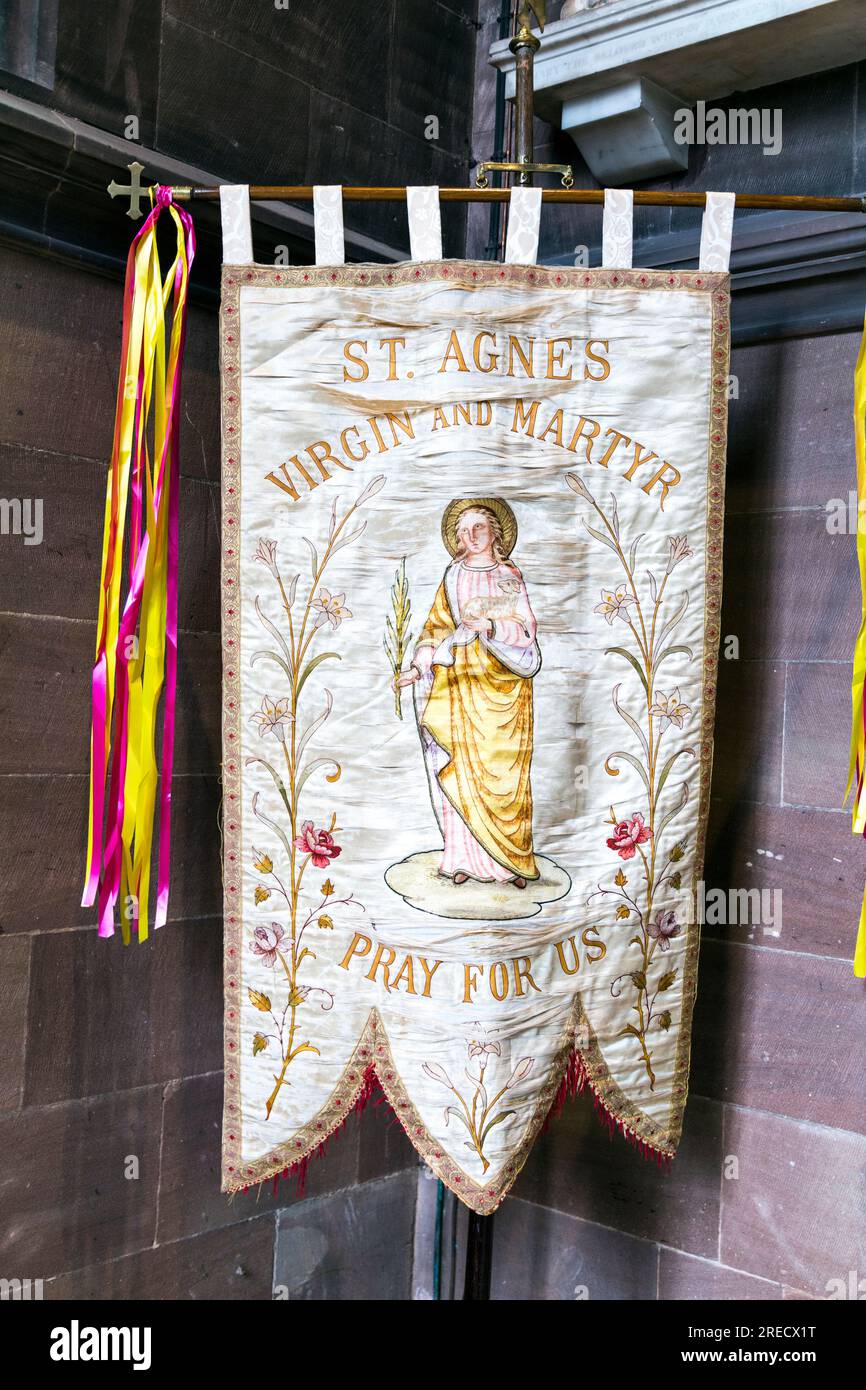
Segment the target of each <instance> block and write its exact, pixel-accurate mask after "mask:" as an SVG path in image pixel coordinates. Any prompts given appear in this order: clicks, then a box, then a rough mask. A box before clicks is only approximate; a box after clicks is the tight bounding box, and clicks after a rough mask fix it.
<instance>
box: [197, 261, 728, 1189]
mask: <svg viewBox="0 0 866 1390" xmlns="http://www.w3.org/2000/svg"><path fill="white" fill-rule="evenodd" d="M437 281H439V282H447V283H450V284H452V285H455V286H457V287H460V288H466V289H474V288H481V287H485V286H494V285H522V286H527V287H528V286H533V287H549V288H556V289H562V290H565V291H568V290H571V289H588V288H590V289H624V290H647V289H649V290H669V291H671V292H675V293H676V292H679V293H689V294H694V293H702V294H709V295H710V296H711V303H712V324H711V335H710V354H711V360H710V364H709V370H710V421H709V437H708V446H707V516H706V529H705V591H704V592H705V599H704V654H703V655H704V661H703V666H704V677H703V692H702V729H701V745H700V791H699V802H698V820H697V840H696V844H695V858H694V888H693V892H694V894H695V895H696V892H697V883H698V880H699V879H700V877H701V875H702V872H703V861H704V851H705V843H706V829H707V815H708V810H709V796H710V778H711V772H712V761H713V727H714V722H715V705H716V680H717V670H718V644H719V638H720V627H719V620H720V613H721V592H722V571H721V561H722V533H723V525H724V492H725V460H726V450H727V381H728V364H729V357H730V276H729V275H728V274H727V273H726V272H706V273H705V272H696V271H678V272H668V271H658V270H642V269H640V270H615V271H611V270H580V269H575V270H570V269H564V268H559V267H547V266H519V265H501V264H499V263H497V262H491V263H489V264H488V263H479V262H474V261H430V262H422V263H416V262H405V263H401V264H399V265H396V266H395V265H382V266H378V265H362V266H340V267H336V268H331V267H326V266H323V267H313V266H299V267H282V268H277V267H273V266H256V265H254V266H231V265H226V266H223V271H222V299H221V308H220V327H219V334H220V367H221V373H220V377H221V418H222V560H221V603H222V655H223V719H222V728H223V765H222V772H223V822H224V826H223V832H224V833H223V860H224V865H223V901H224V917H225V923H224V929H225V938H224V1000H225V1003H224V1039H225V1047H224V1052H225V1098H224V1108H223V1138H222V1175H223V1180H222V1189H223V1191H224V1192H237V1191H241V1190H243V1189H244V1188H246V1187H249V1186H252V1185H255V1184H257V1183H261V1182H264V1181H266V1180H267V1179H268V1178H271V1177H274V1176H276V1175H278V1174H280V1173H282V1172H284V1171H285V1170H286V1169H288V1168H291V1167H293V1166H294V1165H295V1164H298V1163H299V1162H301V1161H302V1160H303V1159H305V1158H307V1157H308V1156H309V1155H310V1154H312V1153H314V1152H315V1151H316V1150H317V1149H318V1148H319V1147H320V1146H321V1145H322V1143H323V1142H324V1141H325V1140H326V1139H327V1138H328V1136H329V1135H330V1134H332V1133H333V1131H334V1130H335V1129H337V1128H339V1126H340V1125H341V1124H342V1123H343V1121H344V1119H345V1118H346V1116H347V1115H348V1114H349V1113H350V1111H351V1110H352V1108H353V1107H354V1105H355V1103H356V1102H357V1100H358V1098H359V1096H360V1094H361V1092H362V1091H363V1089H364V1085H365V1077H366V1075H367V1073H368V1072H369V1071H370V1069H371V1068H372V1069H373V1070H374V1071H375V1073H376V1076H377V1078H378V1080H379V1083H380V1085H381V1086H382V1089H383V1091H384V1092H385V1095H386V1097H387V1099H388V1101H389V1103H390V1105H391V1106H392V1108H393V1110H394V1113H395V1114H396V1115H397V1117H398V1119H399V1120H400V1123H401V1124H402V1126H403V1128H404V1130H405V1131H406V1134H407V1137H408V1138H409V1140H410V1142H411V1143H412V1144H413V1145H414V1147H415V1149H416V1150H417V1151H418V1153H419V1155H420V1156H421V1157H422V1158H423V1159H424V1161H425V1162H426V1163H427V1164H428V1165H429V1167H430V1168H431V1169H432V1170H433V1171H434V1172H435V1173H436V1175H437V1177H439V1178H441V1179H442V1181H443V1182H444V1183H445V1185H446V1186H447V1187H449V1188H450V1189H451V1190H452V1191H454V1192H455V1193H456V1194H457V1195H458V1196H459V1197H460V1198H461V1200H462V1201H463V1202H464V1203H465V1204H466V1205H467V1206H469V1207H470V1208H471V1209H472V1210H474V1211H477V1212H481V1213H489V1212H492V1211H494V1210H495V1209H496V1207H497V1206H499V1204H500V1203H501V1202H502V1200H503V1198H504V1197H505V1196H506V1194H507V1192H508V1190H509V1189H510V1187H511V1186H512V1184H513V1183H514V1181H515V1179H516V1178H517V1175H518V1173H519V1172H520V1169H521V1168H522V1167H523V1164H524V1163H525V1161H526V1159H527V1157H528V1155H529V1151H530V1149H531V1147H532V1144H533V1142H534V1140H535V1138H536V1135H537V1134H538V1131H539V1129H540V1128H541V1126H542V1125H543V1123H544V1121H545V1119H546V1118H547V1116H548V1113H549V1111H550V1108H551V1105H552V1104H553V1101H554V1099H555V1097H556V1095H557V1092H558V1090H559V1087H560V1083H561V1081H562V1079H563V1076H564V1074H565V1072H566V1069H567V1067H568V1063H569V1058H570V1056H571V1053H572V1050H575V1051H576V1052H577V1053H578V1054H579V1057H580V1059H581V1062H582V1067H583V1071H584V1074H585V1077H586V1080H587V1082H588V1084H589V1086H590V1088H591V1090H592V1091H593V1093H594V1095H595V1097H596V1100H597V1102H598V1103H599V1104H600V1105H601V1107H602V1108H603V1109H604V1110H605V1111H606V1112H607V1114H608V1116H609V1117H610V1118H611V1119H612V1120H613V1121H615V1122H616V1123H617V1124H618V1125H619V1126H620V1127H621V1128H622V1129H623V1130H624V1131H625V1132H626V1134H627V1136H628V1137H630V1138H633V1139H637V1140H638V1141H639V1142H641V1143H642V1144H643V1145H645V1146H646V1147H648V1148H650V1149H652V1150H655V1151H656V1152H657V1153H658V1154H659V1155H661V1156H663V1157H669V1158H670V1157H673V1155H674V1153H675V1151H676V1147H677V1143H678V1141H679V1137H680V1134H681V1131H682V1121H683V1112H684V1109H685V1103H686V1096H687V1093H688V1076H689V1060H690V1054H691V1029H692V1014H693V1009H694V1000H695V995H696V989H697V964H698V953H699V937H700V931H699V927H698V925H697V910H696V903H695V912H694V914H693V921H692V922H691V923H690V925H689V927H688V932H687V943H686V953H685V961H684V967H683V994H682V1013H681V1022H680V1030H679V1037H678V1042H677V1054H676V1061H675V1069H674V1078H673V1087H672V1090H671V1105H670V1111H669V1120H668V1124H667V1126H665V1127H664V1128H662V1127H661V1126H659V1125H658V1124H657V1123H656V1122H655V1121H653V1120H652V1119H651V1118H650V1117H649V1116H647V1115H646V1114H644V1112H643V1111H641V1110H640V1109H639V1108H638V1107H637V1106H636V1105H635V1104H634V1103H633V1102H632V1101H631V1100H629V1099H628V1097H626V1096H625V1095H624V1094H623V1092H622V1091H621V1090H620V1087H619V1085H618V1084H617V1082H616V1081H615V1080H614V1078H613V1077H612V1076H611V1074H610V1072H609V1070H608V1068H607V1066H606V1064H605V1062H604V1059H603V1057H602V1053H601V1049H600V1047H599V1045H598V1041H597V1039H596V1037H595V1035H594V1034H593V1032H592V1030H591V1028H590V1027H589V1025H588V1023H587V1020H586V1018H585V1015H584V1012H583V1008H582V1005H581V1000H580V996H579V995H578V996H577V998H576V1000H575V1007H574V1010H573V1012H572V1019H571V1022H570V1023H569V1025H568V1027H567V1029H566V1030H565V1037H564V1040H563V1041H562V1043H561V1046H560V1048H559V1050H558V1052H557V1056H556V1060H555V1062H554V1065H553V1066H552V1067H551V1069H550V1072H549V1074H548V1078H547V1081H546V1083H545V1085H544V1088H543V1089H542V1091H541V1093H540V1095H539V1098H538V1102H537V1105H536V1109H535V1111H534V1113H533V1116H532V1118H531V1120H530V1122H529V1124H528V1125H527V1127H526V1131H525V1134H524V1137H523V1139H522V1141H521V1143H520V1145H519V1146H518V1148H517V1149H516V1151H515V1153H514V1154H513V1156H512V1159H511V1161H510V1162H509V1163H508V1164H507V1165H506V1167H505V1168H504V1169H503V1170H502V1171H501V1173H500V1174H499V1175H498V1176H497V1178H496V1179H494V1180H492V1181H490V1182H488V1183H484V1184H478V1183H476V1182H475V1180H474V1179H472V1178H470V1177H469V1175H468V1174H466V1173H465V1172H464V1171H463V1170H462V1169H461V1168H460V1167H459V1165H457V1164H456V1163H455V1162H454V1161H453V1159H451V1158H450V1157H449V1156H448V1155H447V1154H445V1153H444V1152H443V1151H442V1150H441V1149H440V1148H439V1145H438V1144H437V1142H436V1140H435V1139H434V1138H433V1136H432V1135H431V1134H430V1132H429V1131H428V1130H427V1128H426V1126H425V1125H424V1124H423V1122H422V1120H421V1118H420V1116H419V1115H418V1112H417V1110H416V1109H415V1107H414V1105H413V1104H412V1101H411V1099H410V1098H409V1095H408V1092H407V1091H406V1089H405V1087H404V1085H403V1082H402V1080H401V1079H400V1077H399V1074H398V1072H397V1070H396V1068H395V1067H394V1063H393V1058H392V1055H391V1049H390V1045H389V1043H388V1038H387V1033H386V1030H385V1027H384V1024H383V1022H382V1019H381V1017H380V1016H379V1014H378V1011H377V1010H376V1009H372V1010H371V1012H370V1014H369V1016H368V1019H367V1023H366V1025H365V1027H364V1029H363V1030H362V1033H361V1036H360V1037H359V1039H358V1043H357V1046H356V1048H355V1050H354V1052H353V1054H352V1055H351V1057H350V1058H349V1061H348V1063H347V1065H346V1067H345V1069H344V1071H343V1073H342V1076H341V1077H340V1080H339V1082H338V1084H337V1086H336V1087H335V1089H334V1091H333V1092H332V1093H331V1096H330V1098H329V1100H328V1101H327V1103H326V1104H325V1105H324V1106H323V1107H322V1109H321V1110H320V1111H319V1112H318V1114H317V1115H315V1116H313V1117H312V1118H311V1119H310V1121H309V1122H308V1123H307V1124H306V1125H305V1126H303V1128H302V1129H300V1130H298V1131H297V1133H296V1134H295V1135H294V1136H293V1137H292V1138H291V1139H290V1140H288V1141H286V1142H284V1143H282V1144H279V1145H277V1146H275V1148H274V1149H273V1150H272V1151H271V1152H270V1153H268V1154H266V1155H264V1156H263V1157H261V1158H259V1159H257V1160H255V1162H253V1163H250V1164H242V1162H241V1158H240V1154H241V1096H240V1068H239V1056H240V1009H241V986H240V963H241V949H242V943H243V921H242V907H241V902H240V865H241V864H242V862H243V843H242V832H241V820H242V817H241V813H240V807H241V785H242V777H241V770H240V761H239V757H238V752H239V749H240V746H241V727H240V723H241V721H240V677H239V672H238V660H237V657H238V654H239V649H240V536H241V526H242V519H241V507H240V497H241V489H240V454H241V403H240V362H241V355H240V291H241V289H242V288H243V287H244V286H245V285H252V286H262V287H268V288H280V287H282V288H297V287H306V286H309V287H310V288H315V287H316V286H330V285H337V286H341V287H342V286H363V287H382V288H383V289H387V288H388V287H392V286H396V285H404V284H411V283H433V282H437Z"/></svg>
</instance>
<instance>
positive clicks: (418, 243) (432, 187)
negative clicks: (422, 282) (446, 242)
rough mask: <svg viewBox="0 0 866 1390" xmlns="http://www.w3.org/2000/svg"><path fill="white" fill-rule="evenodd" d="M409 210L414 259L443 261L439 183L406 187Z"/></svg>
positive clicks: (410, 241) (410, 239) (410, 244)
mask: <svg viewBox="0 0 866 1390" xmlns="http://www.w3.org/2000/svg"><path fill="white" fill-rule="evenodd" d="M406 207H407V208H408V210H409V248H410V255H411V257H412V260H413V261H441V259H442V217H441V215H440V212H439V185H438V184H436V183H431V184H428V185H426V186H422V187H414V188H407V189H406Z"/></svg>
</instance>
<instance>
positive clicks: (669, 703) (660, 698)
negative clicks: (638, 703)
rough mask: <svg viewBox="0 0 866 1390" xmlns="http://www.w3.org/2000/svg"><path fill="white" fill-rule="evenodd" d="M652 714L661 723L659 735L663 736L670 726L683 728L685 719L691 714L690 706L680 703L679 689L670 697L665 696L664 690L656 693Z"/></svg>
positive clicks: (651, 706) (651, 709)
mask: <svg viewBox="0 0 866 1390" xmlns="http://www.w3.org/2000/svg"><path fill="white" fill-rule="evenodd" d="M649 712H650V714H654V715H655V716H656V718H657V719H658V721H659V733H660V734H663V733H664V731H665V729H666V728H667V727H668V725H669V724H676V726H677V728H678V729H681V728H682V727H683V718H684V717H685V715H687V714H691V712H692V711H691V708H690V706H689V705H684V704H682V703H681V701H680V692H679V687H677V689H676V690H674V691H673V692H672V693H671V694H670V695H665V693H664V691H663V690H657V691H656V692H655V701H654V703H653V704H651V705H650V711H649Z"/></svg>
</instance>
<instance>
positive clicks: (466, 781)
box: [417, 581, 538, 879]
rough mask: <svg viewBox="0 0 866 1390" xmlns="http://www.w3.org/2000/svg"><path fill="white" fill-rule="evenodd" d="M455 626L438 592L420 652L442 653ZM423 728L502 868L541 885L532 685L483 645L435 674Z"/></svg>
mask: <svg viewBox="0 0 866 1390" xmlns="http://www.w3.org/2000/svg"><path fill="white" fill-rule="evenodd" d="M454 630H455V623H454V618H453V617H452V614H451V608H450V606H449V603H448V598H447V595H446V592H445V583H444V581H443V582H442V583H441V584H440V586H439V589H438V591H437V593H436V597H435V599H434V601H433V607H432V608H431V610H430V614H429V616H428V618H427V621H426V623H425V624H424V627H423V629H422V631H421V634H420V636H419V638H418V642H417V645H418V646H419V647H421V646H427V645H432V646H434V647H437V646H438V645H439V643H440V642H442V641H444V640H445V638H446V637H448V636H449V634H450V633H452V632H454ZM433 671H434V678H433V688H432V690H431V692H430V695H429V698H428V700H427V703H426V705H425V707H424V711H423V714H422V715H421V723H422V725H423V727H424V728H425V729H427V730H428V731H429V732H430V734H432V736H433V738H434V739H435V740H436V742H437V743H438V744H439V746H440V747H441V748H443V749H444V750H445V752H446V753H447V754H448V755H449V757H450V762H449V763H448V764H447V765H446V766H445V767H444V768H443V769H442V771H441V772H440V773H439V785H440V786H441V788H442V791H443V793H444V794H445V796H447V797H448V800H449V801H450V802H451V805H452V806H453V807H454V809H455V811H456V812H457V814H458V815H459V816H461V817H462V818H463V820H464V821H465V822H466V824H467V825H468V827H469V830H470V831H471V833H472V834H473V835H474V836H475V839H476V840H477V841H478V843H479V844H480V845H483V847H484V848H485V849H486V850H487V852H488V854H489V855H490V856H491V857H492V858H493V859H495V860H496V862H497V863H499V864H502V865H504V867H505V868H507V869H510V870H511V871H512V872H513V873H514V874H517V875H520V876H521V877H523V878H526V879H532V878H538V866H537V864H536V862H535V856H534V854H533V852H532V788H531V785H530V777H529V771H530V763H531V761H532V680H531V679H527V678H526V677H525V676H518V675H516V674H515V673H514V672H513V671H509V669H508V667H507V666H504V665H503V664H502V662H501V661H499V660H498V658H497V657H495V656H494V655H493V654H492V653H491V652H488V651H487V650H486V649H485V647H484V646H483V645H482V643H481V642H480V641H478V642H473V643H471V644H470V645H469V646H467V647H457V648H455V651H454V665H453V666H434V668H433Z"/></svg>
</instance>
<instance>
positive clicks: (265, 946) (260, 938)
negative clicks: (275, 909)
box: [253, 922, 286, 965]
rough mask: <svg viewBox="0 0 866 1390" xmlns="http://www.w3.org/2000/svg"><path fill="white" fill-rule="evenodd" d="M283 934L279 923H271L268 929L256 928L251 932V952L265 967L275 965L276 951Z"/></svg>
mask: <svg viewBox="0 0 866 1390" xmlns="http://www.w3.org/2000/svg"><path fill="white" fill-rule="evenodd" d="M285 934H286V933H285V931H284V930H283V928H282V927H281V926H280V924H279V922H271V925H270V926H269V927H256V929H255V931H254V932H253V936H254V937H255V941H254V942H253V950H254V951H255V953H256V955H257V956H261V958H262V960H263V961H264V962H265V964H266V965H276V963H277V949H278V947H279V944H280V942H281V941H282V939H283V937H284V936H285Z"/></svg>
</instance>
